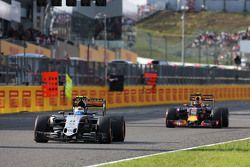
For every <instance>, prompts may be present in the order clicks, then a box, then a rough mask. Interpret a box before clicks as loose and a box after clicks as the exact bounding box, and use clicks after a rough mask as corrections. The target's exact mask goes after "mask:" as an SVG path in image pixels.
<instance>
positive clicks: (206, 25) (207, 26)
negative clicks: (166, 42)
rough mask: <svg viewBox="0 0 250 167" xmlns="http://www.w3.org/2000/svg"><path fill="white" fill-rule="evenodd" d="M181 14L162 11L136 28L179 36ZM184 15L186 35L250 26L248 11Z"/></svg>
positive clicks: (236, 30) (244, 28)
mask: <svg viewBox="0 0 250 167" xmlns="http://www.w3.org/2000/svg"><path fill="white" fill-rule="evenodd" d="M181 15H182V14H181V13H178V12H170V11H162V12H159V13H158V14H157V15H154V16H153V17H149V18H148V19H145V20H144V21H142V22H140V23H139V24H137V28H138V29H142V30H144V31H148V32H152V33H153V34H154V35H160V36H163V35H167V36H173V35H176V36H180V34H181ZM185 16H186V17H185V33H186V34H188V35H194V34H198V33H200V32H206V31H216V32H238V31H241V30H246V28H247V27H249V26H250V13H247V14H242V13H224V12H199V13H194V12H193V13H190V12H187V13H186V15H185Z"/></svg>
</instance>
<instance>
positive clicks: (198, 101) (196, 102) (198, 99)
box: [194, 96, 202, 105]
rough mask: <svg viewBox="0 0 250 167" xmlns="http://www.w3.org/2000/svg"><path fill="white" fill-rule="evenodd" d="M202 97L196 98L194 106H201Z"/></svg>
mask: <svg viewBox="0 0 250 167" xmlns="http://www.w3.org/2000/svg"><path fill="white" fill-rule="evenodd" d="M201 103H202V102H201V97H200V96H197V97H195V101H194V105H201Z"/></svg>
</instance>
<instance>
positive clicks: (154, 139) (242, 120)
mask: <svg viewBox="0 0 250 167" xmlns="http://www.w3.org/2000/svg"><path fill="white" fill-rule="evenodd" d="M218 106H221V107H225V106H227V107H228V108H229V110H230V125H229V128H223V129H209V128H205V129H204V128H174V129H167V128H166V127H165V124H164V115H165V110H166V108H167V107H171V106H154V107H143V108H128V109H113V110H110V111H108V112H109V114H118V113H119V114H123V115H124V116H125V119H126V123H127V129H126V130H127V133H126V139H125V142H124V143H112V144H90V143H62V142H49V143H45V144H40V143H35V142H34V141H33V125H34V121H35V117H36V116H37V115H39V114H52V113H18V114H6V115H0V166H1V167H81V166H87V165H94V164H97V163H104V162H109V161H114V160H120V159H124V158H130V157H135V156H141V155H147V154H152V153H158V152H163V151H164V152H165V151H169V150H175V149H181V148H187V147H193V146H199V145H204V144H212V143H217V142H223V141H229V140H234V139H240V138H245V137H249V136H250V105H249V102H248V101H243V102H223V103H219V104H218Z"/></svg>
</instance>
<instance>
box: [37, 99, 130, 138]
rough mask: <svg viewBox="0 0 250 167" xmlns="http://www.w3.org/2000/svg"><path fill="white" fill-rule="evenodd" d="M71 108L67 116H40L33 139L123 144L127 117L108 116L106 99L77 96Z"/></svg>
mask: <svg viewBox="0 0 250 167" xmlns="http://www.w3.org/2000/svg"><path fill="white" fill-rule="evenodd" d="M72 108H73V109H72V112H70V113H68V114H66V113H65V112H59V113H58V115H51V116H42V115H40V116H37V118H36V121H35V126H34V140H35V141H36V142H38V143H46V142H48V141H49V140H59V141H68V142H70V141H75V142H97V143H111V142H112V141H118V142H123V141H124V139H125V130H126V127H125V120H124V117H123V116H108V115H106V101H105V100H104V99H99V98H87V97H85V96H77V97H75V98H74V99H73V107H72ZM100 108H101V109H100ZM90 109H92V110H90ZM93 109H95V110H93ZM97 109H99V110H97Z"/></svg>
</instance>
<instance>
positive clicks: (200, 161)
mask: <svg viewBox="0 0 250 167" xmlns="http://www.w3.org/2000/svg"><path fill="white" fill-rule="evenodd" d="M104 166H105V167H123V166H126V167H146V166H150V167H159V166H164V167H168V166H170V167H173V166H174V167H187V166H192V167H200V166H202V167H224V166H225V167H236V166H237V167H249V166H250V140H245V141H237V142H232V143H228V144H221V145H216V146H210V147H201V148H197V149H192V150H187V151H179V152H174V153H166V154H161V155H156V156H152V157H147V158H141V159H136V160H131V161H125V162H120V163H115V164H110V165H104Z"/></svg>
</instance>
